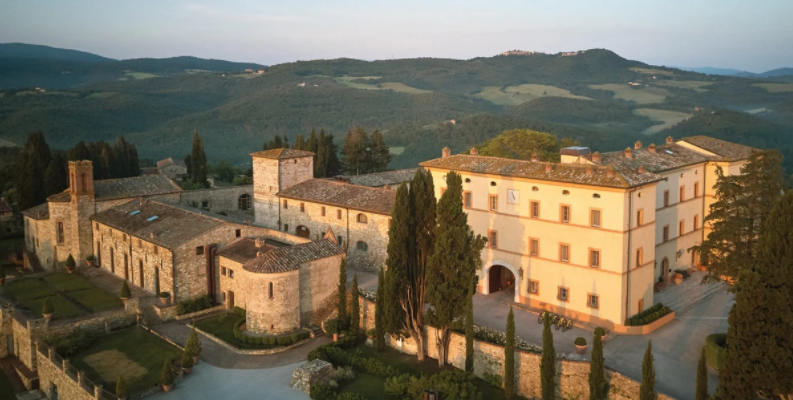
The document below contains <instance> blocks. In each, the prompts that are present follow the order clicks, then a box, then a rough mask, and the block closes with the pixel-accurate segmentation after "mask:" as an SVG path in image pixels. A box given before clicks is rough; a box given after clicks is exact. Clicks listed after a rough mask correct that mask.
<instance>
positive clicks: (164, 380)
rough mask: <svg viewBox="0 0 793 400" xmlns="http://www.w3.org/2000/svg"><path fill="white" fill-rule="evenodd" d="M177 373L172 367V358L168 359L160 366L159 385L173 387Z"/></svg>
mask: <svg viewBox="0 0 793 400" xmlns="http://www.w3.org/2000/svg"><path fill="white" fill-rule="evenodd" d="M177 375H178V374H177V372H176V370H175V369H174V367H173V358H168V359H166V360H165V362H164V363H163V364H162V372H161V373H160V383H161V384H163V385H173V381H174V380H175V379H176V376H177Z"/></svg>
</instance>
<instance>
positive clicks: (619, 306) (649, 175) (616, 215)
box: [421, 136, 754, 329]
mask: <svg viewBox="0 0 793 400" xmlns="http://www.w3.org/2000/svg"><path fill="white" fill-rule="evenodd" d="M753 150H754V149H753V148H750V147H747V146H742V145H738V144H734V143H729V142H725V141H722V140H717V139H713V138H709V137H705V136H695V137H689V138H684V139H681V140H679V141H674V140H673V139H672V138H667V140H666V143H665V144H664V145H661V146H656V145H653V144H651V145H650V146H648V147H643V146H642V144H641V143H640V142H637V143H636V144H635V146H634V147H633V148H627V149H625V150H624V151H620V152H613V153H604V154H600V153H597V152H595V153H592V152H591V151H590V149H589V148H586V147H569V148H565V149H562V151H561V153H562V154H561V162H560V163H547V162H539V161H538V160H537V159H536V158H535V159H534V160H533V161H522V160H513V159H505V158H497V157H486V156H480V155H478V152H477V151H476V149H471V152H470V154H457V155H451V154H450V151H449V149H448V148H447V149H444V151H443V157H442V158H438V159H435V160H430V161H426V162H423V163H421V166H423V167H424V168H425V169H426V170H427V171H429V172H430V173H432V175H433V179H434V181H435V183H436V196H438V197H440V195H441V194H442V193H443V191H444V187H443V186H444V185H445V183H444V182H445V177H446V174H447V173H448V172H450V171H456V172H458V173H460V174H461V175H462V178H463V191H464V192H463V193H464V194H463V207H464V208H465V210H466V211H467V212H468V222H469V224H470V226H471V228H472V229H473V230H474V232H476V233H478V234H481V235H483V236H486V237H487V238H488V244H487V248H485V250H484V251H483V252H482V270H481V271H480V272H479V285H478V288H477V290H478V291H479V292H480V293H484V294H489V293H493V292H496V291H500V290H514V301H515V302H519V303H523V304H528V305H530V306H532V307H537V308H542V309H547V310H549V311H552V312H555V313H558V314H562V315H566V316H569V317H572V318H575V319H578V320H582V321H590V322H593V323H596V324H598V325H601V326H604V327H606V328H612V329H613V328H614V327H615V326H618V325H621V324H622V323H623V321H625V319H626V318H628V317H630V316H632V315H634V314H636V313H639V312H641V311H642V310H643V309H645V308H648V307H650V306H652V305H653V303H654V302H653V286H654V284H655V282H657V281H659V280H668V279H669V278H670V276H671V274H670V272H672V273H673V272H674V270H676V269H692V268H695V267H697V266H698V257H697V255H696V254H692V253H691V252H689V251H688V249H689V248H690V247H691V246H693V245H695V244H698V243H700V242H701V241H702V240H703V238H704V235H705V234H706V233H707V228H706V227H703V222H702V221H703V217H704V216H705V215H706V213H707V211H708V209H709V205H710V204H711V203H712V202H713V195H714V189H713V184H714V182H715V181H716V173H715V171H716V168H717V167H718V166H721V167H722V168H723V169H724V172H725V174H738V173H740V167H741V166H742V165H743V164H744V163H745V162H746V159H747V158H748V157H749V156H750V155H751V153H752V151H753Z"/></svg>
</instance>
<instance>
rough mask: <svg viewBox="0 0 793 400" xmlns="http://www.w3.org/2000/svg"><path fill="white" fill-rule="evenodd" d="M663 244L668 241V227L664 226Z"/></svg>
mask: <svg viewBox="0 0 793 400" xmlns="http://www.w3.org/2000/svg"><path fill="white" fill-rule="evenodd" d="M663 239H664V242H666V241H668V240H669V225H666V226H664V236H663Z"/></svg>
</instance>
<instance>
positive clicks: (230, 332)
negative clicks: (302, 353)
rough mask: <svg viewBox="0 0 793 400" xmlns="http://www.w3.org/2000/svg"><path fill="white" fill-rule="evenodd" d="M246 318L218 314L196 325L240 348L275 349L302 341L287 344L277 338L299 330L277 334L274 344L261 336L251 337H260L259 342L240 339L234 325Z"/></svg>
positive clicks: (289, 335)
mask: <svg viewBox="0 0 793 400" xmlns="http://www.w3.org/2000/svg"><path fill="white" fill-rule="evenodd" d="M244 320H245V318H242V317H240V316H238V315H237V314H225V315H221V316H218V317H212V318H207V319H203V320H200V321H196V322H195V325H196V328H198V329H200V330H201V331H203V332H206V333H208V334H210V335H213V336H215V337H217V338H218V339H220V340H222V341H224V342H226V343H228V344H230V345H232V346H234V347H237V348H239V349H248V350H259V349H275V348H279V347H284V346H288V345H291V344H294V343H296V342H300V341H302V339H301V340H298V341H294V340H293V341H291V342H290V343H288V344H285V343H282V344H278V343H277V338H284V337H291V336H292V335H294V334H298V333H299V332H297V333H292V334H285V335H279V336H276V337H274V339H276V343H273V344H262V343H261V338H259V337H252V338H251V339H252V340H253V339H258V340H257V342H259V343H251V341H252V340H251V341H249V340H240V339H238V338H237V335H235V334H234V327H235V325H237V324H238V323H241V321H244ZM300 332H305V331H300ZM306 333H307V332H306Z"/></svg>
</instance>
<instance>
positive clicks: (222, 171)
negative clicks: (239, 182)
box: [212, 160, 237, 182]
mask: <svg viewBox="0 0 793 400" xmlns="http://www.w3.org/2000/svg"><path fill="white" fill-rule="evenodd" d="M212 171H213V172H214V173H215V176H216V177H217V178H218V179H220V180H221V181H224V182H233V181H234V177H235V176H237V170H236V169H235V168H234V166H232V165H231V163H229V162H228V161H226V160H220V161H218V162H217V164H215V165H214V166H213V168H212Z"/></svg>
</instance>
